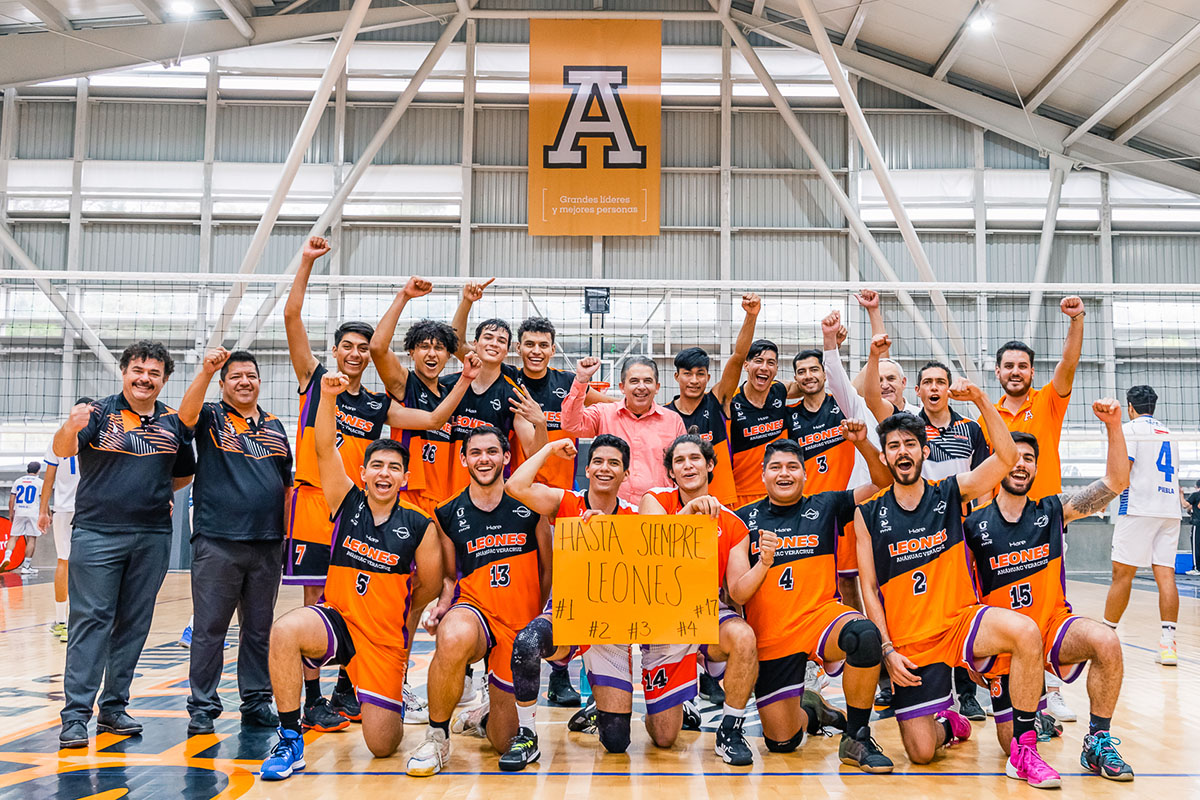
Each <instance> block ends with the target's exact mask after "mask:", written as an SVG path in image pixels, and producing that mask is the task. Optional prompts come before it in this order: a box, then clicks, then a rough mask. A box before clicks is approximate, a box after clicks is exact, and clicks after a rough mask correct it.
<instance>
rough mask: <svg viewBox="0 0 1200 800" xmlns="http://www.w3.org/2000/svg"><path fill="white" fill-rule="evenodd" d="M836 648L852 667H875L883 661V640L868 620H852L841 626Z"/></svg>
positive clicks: (873, 624)
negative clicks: (839, 649)
mask: <svg viewBox="0 0 1200 800" xmlns="http://www.w3.org/2000/svg"><path fill="white" fill-rule="evenodd" d="M838 647H840V648H842V652H844V653H845V654H846V663H847V664H849V665H850V666H852V667H876V666H879V663H880V662H881V661H882V660H883V639H882V638H881V637H880V635H879V628H876V627H875V623H873V622H871V621H870V620H869V619H852V620H850V621H849V622H847V623H846V624H845V625H843V626H842V632H841V634H840V635H839V636H838Z"/></svg>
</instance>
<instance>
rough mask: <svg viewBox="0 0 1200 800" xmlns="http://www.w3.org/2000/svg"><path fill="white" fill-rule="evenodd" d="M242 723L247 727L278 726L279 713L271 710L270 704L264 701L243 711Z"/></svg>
mask: <svg viewBox="0 0 1200 800" xmlns="http://www.w3.org/2000/svg"><path fill="white" fill-rule="evenodd" d="M242 725H244V726H245V727H247V728H278V727H279V715H278V714H276V713H275V712H274V711H272V710H271V706H270V705H269V704H267V703H263V704H262V705H261V706H255V707H254V708H251V709H249V710H248V711H243V712H242Z"/></svg>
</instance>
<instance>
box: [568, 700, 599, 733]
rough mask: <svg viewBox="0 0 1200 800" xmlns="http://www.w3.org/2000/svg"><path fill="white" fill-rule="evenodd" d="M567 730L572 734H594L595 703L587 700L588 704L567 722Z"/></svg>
mask: <svg viewBox="0 0 1200 800" xmlns="http://www.w3.org/2000/svg"><path fill="white" fill-rule="evenodd" d="M567 730H569V731H573V732H574V733H595V732H596V701H595V700H594V699H592V698H588V704H587V705H586V706H584V707H583V708H581V709H579V710H578V711H576V712H575V713H574V714H572V715H571V718H570V719H569V720H567Z"/></svg>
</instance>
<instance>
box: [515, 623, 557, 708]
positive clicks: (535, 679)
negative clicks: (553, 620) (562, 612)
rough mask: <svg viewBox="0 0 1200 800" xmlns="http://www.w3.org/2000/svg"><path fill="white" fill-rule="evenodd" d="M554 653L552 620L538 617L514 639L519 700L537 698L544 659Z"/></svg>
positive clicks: (516, 684) (517, 696)
mask: <svg viewBox="0 0 1200 800" xmlns="http://www.w3.org/2000/svg"><path fill="white" fill-rule="evenodd" d="M553 653H554V637H553V633H552V626H551V624H550V620H548V619H544V618H543V617H537V618H535V619H534V620H533V621H532V622H530V623H529V624H528V625H526V626H525V627H524V628H523V629H522V630H521V632H520V633H518V634H517V637H516V639H514V640H513V651H512V674H513V694H514V695H515V696H516V698H517V700H521V701H524V702H528V701H530V700H536V699H537V694H538V687H539V684H540V683H541V680H542V659H543V658H545V657H546V656H549V655H552V654H553Z"/></svg>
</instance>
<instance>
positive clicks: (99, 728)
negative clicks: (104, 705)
mask: <svg viewBox="0 0 1200 800" xmlns="http://www.w3.org/2000/svg"><path fill="white" fill-rule="evenodd" d="M96 733H115V734H117V735H118V736H141V735H142V723H140V722H138V721H137V720H136V719H134V718H133V717H131V716H129V715H128V714H126V713H125V712H124V711H121V712H119V713H117V714H112V715H111V716H105V715H103V714H101V715H100V716H99V717H97V718H96Z"/></svg>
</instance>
